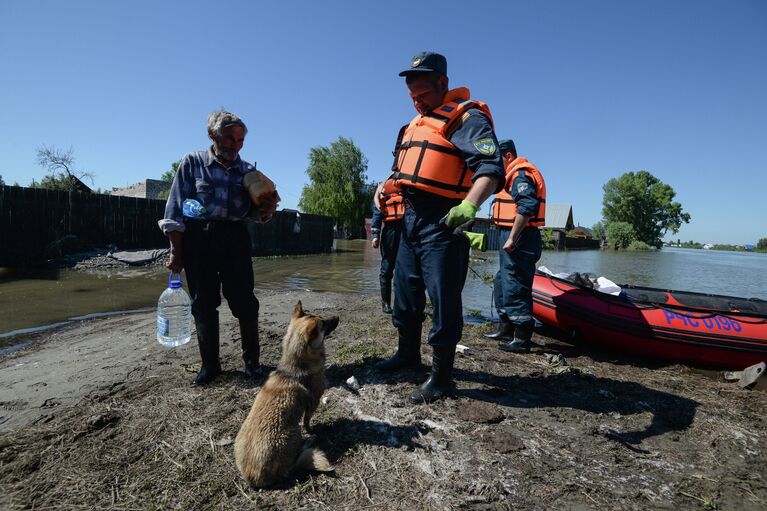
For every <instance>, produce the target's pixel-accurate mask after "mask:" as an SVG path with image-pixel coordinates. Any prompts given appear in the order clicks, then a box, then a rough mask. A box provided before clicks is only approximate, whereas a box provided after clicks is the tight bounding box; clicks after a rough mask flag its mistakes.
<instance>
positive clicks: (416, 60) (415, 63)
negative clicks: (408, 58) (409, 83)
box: [410, 57, 421, 67]
mask: <svg viewBox="0 0 767 511" xmlns="http://www.w3.org/2000/svg"><path fill="white" fill-rule="evenodd" d="M420 65H421V57H415V58H414V59H413V63H412V64H411V66H410V67H418V66H420Z"/></svg>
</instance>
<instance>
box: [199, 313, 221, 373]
mask: <svg viewBox="0 0 767 511" xmlns="http://www.w3.org/2000/svg"><path fill="white" fill-rule="evenodd" d="M194 324H195V327H196V328H197V344H198V345H199V346H200V358H201V359H202V369H200V372H199V373H197V377H196V378H195V379H194V381H193V382H192V384H193V385H205V384H206V383H210V382H211V381H213V379H214V378H215V377H216V376H218V375H219V374H220V373H221V363H220V362H219V360H218V318H215V319H211V320H209V321H207V322H205V323H203V322H201V321H198V320H197V319H195V320H194Z"/></svg>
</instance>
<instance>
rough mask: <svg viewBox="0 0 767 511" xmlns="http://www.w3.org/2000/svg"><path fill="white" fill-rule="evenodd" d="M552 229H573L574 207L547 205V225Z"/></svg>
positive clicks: (569, 205)
mask: <svg viewBox="0 0 767 511" xmlns="http://www.w3.org/2000/svg"><path fill="white" fill-rule="evenodd" d="M545 227H549V228H551V229H572V227H573V206H572V205H571V204H551V205H549V204H546V225H545Z"/></svg>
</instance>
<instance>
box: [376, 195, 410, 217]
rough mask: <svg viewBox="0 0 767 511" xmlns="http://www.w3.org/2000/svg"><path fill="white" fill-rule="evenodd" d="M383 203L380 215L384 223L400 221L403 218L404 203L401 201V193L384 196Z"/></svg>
mask: <svg viewBox="0 0 767 511" xmlns="http://www.w3.org/2000/svg"><path fill="white" fill-rule="evenodd" d="M383 202H384V208H383V209H382V210H381V213H383V221H384V222H393V221H394V220H402V217H403V216H405V201H404V200H403V199H402V194H401V193H393V194H389V195H387V194H384V196H383Z"/></svg>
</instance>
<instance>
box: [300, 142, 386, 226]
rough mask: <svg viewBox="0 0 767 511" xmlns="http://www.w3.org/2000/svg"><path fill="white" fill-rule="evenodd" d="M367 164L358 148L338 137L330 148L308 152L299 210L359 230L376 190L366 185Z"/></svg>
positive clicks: (371, 185) (372, 185)
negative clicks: (305, 178) (306, 182)
mask: <svg viewBox="0 0 767 511" xmlns="http://www.w3.org/2000/svg"><path fill="white" fill-rule="evenodd" d="M367 168H368V161H367V158H365V155H363V154H362V151H361V150H360V148H359V147H357V146H356V145H354V142H352V141H351V140H349V139H347V138H343V137H339V138H338V140H336V141H335V142H333V143H332V144H330V147H325V146H318V147H312V148H311V149H310V150H309V167H308V168H307V169H306V174H307V175H308V176H309V184H307V185H305V186H304V189H303V191H302V192H301V199H300V201H299V202H298V207H299V208H301V210H303V211H305V212H307V213H314V214H318V215H327V216H330V217H332V218H333V219H334V220H335V222H336V225H337V226H339V227H342V228H352V229H359V228H362V226H363V225H364V223H365V214H366V213H368V212H369V211H370V204H371V202H372V200H373V193H374V191H375V186H374V184H373V183H368V182H367V174H366V172H367Z"/></svg>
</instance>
